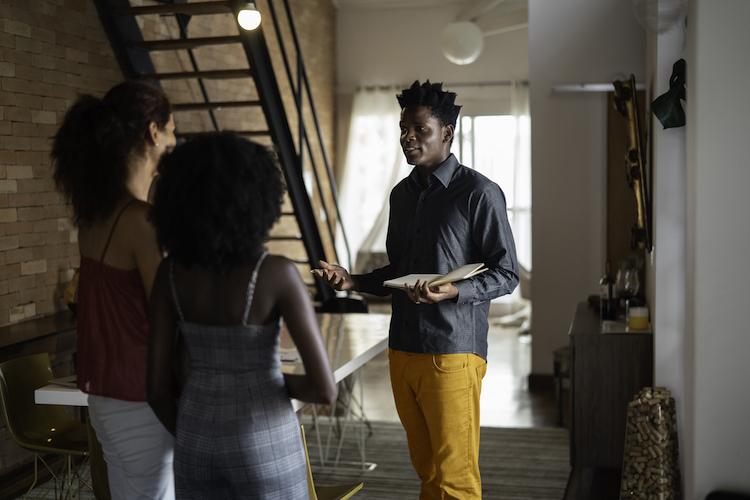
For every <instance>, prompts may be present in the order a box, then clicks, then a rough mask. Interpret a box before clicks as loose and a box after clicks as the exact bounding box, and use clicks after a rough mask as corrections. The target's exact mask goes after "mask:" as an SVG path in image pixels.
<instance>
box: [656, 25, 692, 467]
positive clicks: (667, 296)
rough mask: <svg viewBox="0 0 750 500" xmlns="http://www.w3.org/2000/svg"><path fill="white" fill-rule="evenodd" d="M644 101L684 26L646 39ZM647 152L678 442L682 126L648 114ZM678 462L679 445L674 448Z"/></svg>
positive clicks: (667, 69) (663, 340) (660, 88)
mask: <svg viewBox="0 0 750 500" xmlns="http://www.w3.org/2000/svg"><path fill="white" fill-rule="evenodd" d="M649 42H650V43H649V47H648V49H649V76H648V82H649V88H648V90H649V93H650V98H649V99H648V102H650V101H651V100H653V99H654V98H655V97H656V96H659V95H661V94H663V93H664V92H666V91H667V90H669V80H670V77H671V75H672V66H673V65H674V63H675V61H677V60H678V59H680V58H685V59H687V55H686V53H685V25H684V23H681V24H678V25H677V26H675V27H674V28H673V29H671V30H670V31H668V32H666V33H663V34H661V35H659V36H651V37H650V40H649ZM646 109H647V112H648V116H650V131H651V135H652V141H650V142H651V145H652V146H653V154H652V155H651V159H652V162H653V165H652V168H653V172H654V173H653V176H654V186H653V190H652V193H653V200H654V202H653V214H654V223H653V225H654V227H653V234H654V242H655V246H654V251H653V253H652V254H651V259H649V261H648V262H647V264H646V265H647V268H646V270H647V278H646V279H647V282H648V283H649V285H650V289H649V290H648V297H649V299H650V301H651V306H652V307H651V309H652V314H651V321H652V324H653V327H654V332H655V335H654V384H655V385H656V386H662V387H666V388H668V389H669V390H670V391H671V392H672V396H673V397H674V398H675V402H676V405H677V408H676V414H677V432H678V435H679V441H684V439H685V438H686V434H685V396H686V386H685V384H686V382H685V279H686V276H685V275H686V271H687V267H686V260H685V259H686V248H685V244H686V237H687V236H686V235H687V213H686V208H687V206H686V167H685V161H686V160H685V154H686V140H685V131H686V127H678V128H671V129H666V130H665V129H664V128H663V127H662V125H661V124H660V123H659V121H658V120H657V119H656V118H655V117H654V115H653V114H652V113H650V109H649V106H647V107H646ZM680 455H681V457H682V459H681V462H682V463H684V456H685V446H681V447H680Z"/></svg>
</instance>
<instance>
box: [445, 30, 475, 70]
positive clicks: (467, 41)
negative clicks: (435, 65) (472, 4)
mask: <svg viewBox="0 0 750 500" xmlns="http://www.w3.org/2000/svg"><path fill="white" fill-rule="evenodd" d="M440 48H441V49H442V51H443V55H444V56H445V57H446V58H447V59H448V60H449V61H450V62H452V63H453V64H461V65H463V64H471V63H473V62H474V61H476V60H477V57H479V54H481V53H482V48H484V35H483V34H482V31H481V30H480V29H479V26H477V25H476V24H474V23H473V22H471V21H457V22H455V23H451V24H449V25H448V26H446V27H445V29H444V30H443V34H442V35H441V36H440Z"/></svg>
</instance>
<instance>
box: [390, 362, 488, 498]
mask: <svg viewBox="0 0 750 500" xmlns="http://www.w3.org/2000/svg"><path fill="white" fill-rule="evenodd" d="M388 360H389V366H390V372H391V386H392V387H393V397H394V399H395V401H396V411H398V416H399V418H400V419H401V423H402V424H403V426H404V429H405V430H406V439H407V442H408V444H409V455H410V456H411V463H412V465H413V466H414V469H415V470H416V471H417V474H418V475H419V478H420V479H421V480H422V488H421V492H420V494H419V498H420V500H448V499H456V500H472V499H481V498H482V480H481V477H480V475H479V395H480V393H481V392H482V379H483V378H484V374H485V372H486V371H487V362H486V361H485V360H484V359H482V358H481V357H480V356H477V355H476V354H415V353H409V352H403V351H394V350H393V349H389V350H388Z"/></svg>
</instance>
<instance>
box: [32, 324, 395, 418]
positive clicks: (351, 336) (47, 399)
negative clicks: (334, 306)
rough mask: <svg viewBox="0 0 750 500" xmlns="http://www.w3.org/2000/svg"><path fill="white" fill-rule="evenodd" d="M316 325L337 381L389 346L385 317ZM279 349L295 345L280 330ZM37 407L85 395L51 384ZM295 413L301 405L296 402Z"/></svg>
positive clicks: (40, 392) (82, 401) (292, 368)
mask: <svg viewBox="0 0 750 500" xmlns="http://www.w3.org/2000/svg"><path fill="white" fill-rule="evenodd" d="M317 318H318V325H319V326H320V331H321V333H322V334H323V340H324V341H325V343H326V346H327V348H328V356H329V358H330V360H331V365H332V367H333V376H334V379H335V380H336V382H340V381H342V380H343V379H344V378H346V377H348V376H349V375H351V374H353V373H354V372H355V371H357V370H358V369H360V368H362V366H364V364H365V363H367V362H368V361H370V360H371V359H372V358H374V357H375V356H377V355H378V354H380V353H381V352H382V351H383V350H385V348H386V347H387V346H388V328H389V325H390V318H391V317H390V315H388V314H360V313H350V314H332V313H320V314H317ZM281 348H282V349H293V348H294V342H293V341H292V339H291V337H290V336H289V333H288V332H286V331H282V333H281ZM281 370H282V372H285V373H304V366H303V365H302V363H301V362H299V361H295V362H283V363H282V367H281ZM34 400H35V402H36V403H37V404H48V405H67V406H88V395H87V394H85V393H83V392H81V391H80V390H79V389H76V388H69V387H64V386H61V385H57V384H50V385H46V386H44V387H40V388H39V389H37V390H36V391H35V393H34ZM293 402H294V403H295V410H296V409H299V408H300V407H301V405H303V403H302V402H299V401H295V400H293Z"/></svg>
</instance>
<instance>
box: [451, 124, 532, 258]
mask: <svg viewBox="0 0 750 500" xmlns="http://www.w3.org/2000/svg"><path fill="white" fill-rule="evenodd" d="M456 139H457V142H458V144H455V142H456V141H454V147H453V152H454V153H455V154H456V156H457V157H458V160H459V161H460V162H461V164H463V165H466V166H467V167H472V168H474V169H475V170H477V171H479V172H480V173H482V174H484V175H486V176H487V177H489V178H490V179H492V180H493V181H495V182H496V183H498V184H499V185H500V187H501V188H502V190H503V192H504V193H505V200H506V202H507V207H508V220H509V222H510V226H511V229H512V230H513V237H514V239H515V242H516V253H517V255H518V262H519V264H521V265H523V267H525V268H526V269H528V270H529V271H530V270H531V123H530V120H529V117H528V116H524V115H522V116H518V117H516V116H511V115H496V116H462V117H461V119H460V121H459V123H458V130H457V131H456ZM456 146H458V147H456Z"/></svg>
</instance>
